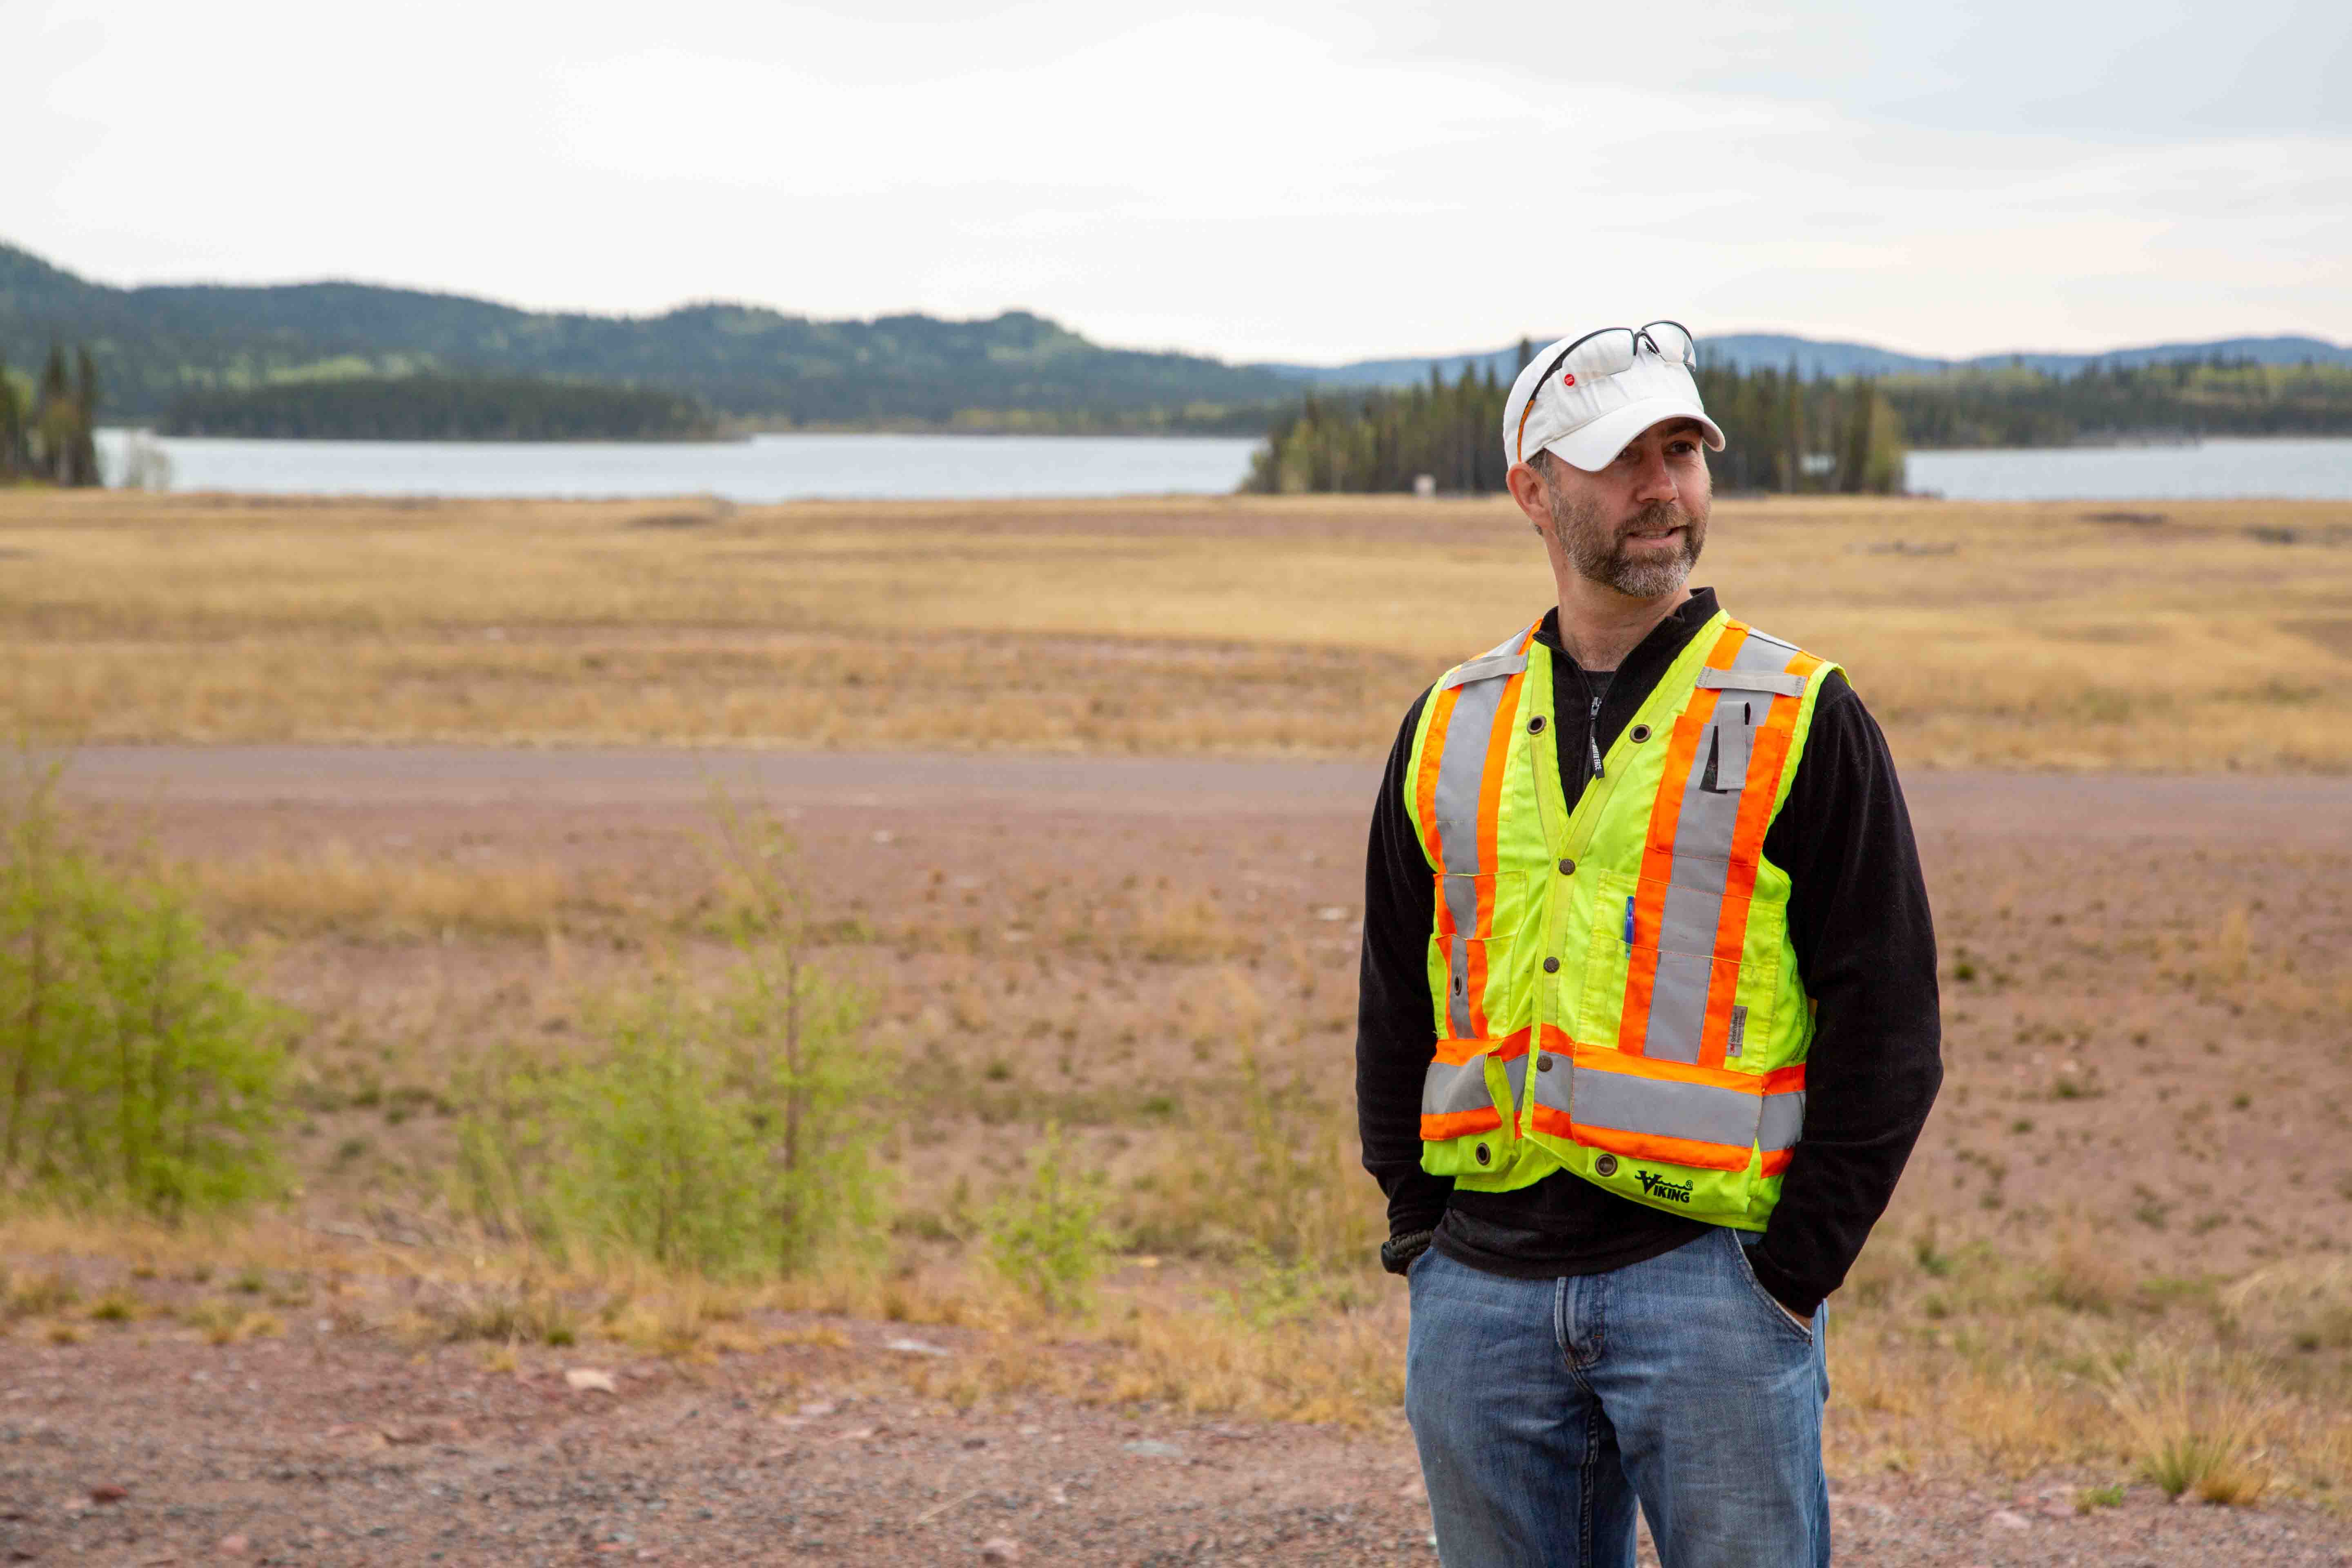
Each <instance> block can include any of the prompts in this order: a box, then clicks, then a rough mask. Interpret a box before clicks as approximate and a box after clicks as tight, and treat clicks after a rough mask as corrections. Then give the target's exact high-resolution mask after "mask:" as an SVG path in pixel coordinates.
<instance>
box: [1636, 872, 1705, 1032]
mask: <svg viewBox="0 0 2352 1568" xmlns="http://www.w3.org/2000/svg"><path fill="white" fill-rule="evenodd" d="M1681 890H1682V889H1672V890H1670V891H1669V892H1668V893H1667V895H1666V898H1667V901H1668V902H1672V901H1673V899H1674V895H1675V892H1679V891H1681ZM1714 935H1715V933H1714V932H1713V931H1709V932H1708V933H1707V936H1708V938H1709V940H1712V939H1713V937H1714ZM1714 973H1715V961H1714V960H1713V959H1711V958H1702V957H1700V956H1699V955H1697V954H1696V953H1690V952H1670V951H1663V950H1662V951H1661V952H1659V954H1658V973H1657V977H1656V978H1655V979H1654V981H1652V982H1651V985H1650V1028H1649V1033H1648V1034H1647V1035H1645V1036H1644V1037H1643V1045H1642V1054H1643V1056H1645V1057H1655V1058H1658V1059H1659V1060H1660V1061H1668V1062H1695V1061H1696V1060H1698V1044H1699V1034H1700V1031H1701V1030H1703V1029H1704V1028H1705V1027H1706V987H1707V981H1708V979H1709V978H1710V977H1711V976H1712V975H1713V974H1714Z"/></svg>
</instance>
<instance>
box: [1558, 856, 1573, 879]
mask: <svg viewBox="0 0 2352 1568" xmlns="http://www.w3.org/2000/svg"><path fill="white" fill-rule="evenodd" d="M1559 874H1560V875H1561V876H1563V877H1573V876H1575V875H1576V862H1575V861H1573V860H1563V861H1561V862H1560V863H1559Z"/></svg>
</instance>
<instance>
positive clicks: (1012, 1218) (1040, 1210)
mask: <svg viewBox="0 0 2352 1568" xmlns="http://www.w3.org/2000/svg"><path fill="white" fill-rule="evenodd" d="M1104 1201H1105V1200H1104V1194H1103V1181H1102V1177H1101V1175H1100V1174H1099V1173H1096V1172H1091V1171H1086V1170H1081V1169H1077V1168H1075V1167H1074V1166H1073V1165H1072V1163H1071V1162H1070V1161H1069V1159H1068V1157H1067V1155H1066V1152H1065V1150H1064V1149H1063V1147H1062V1130H1061V1129H1060V1128H1059V1127H1057V1126H1051V1127H1048V1128H1046V1129H1045V1140H1044V1142H1040V1143H1039V1144H1038V1145H1037V1146H1036V1147H1035V1148H1034V1149H1033V1150H1031V1151H1030V1154H1029V1174H1028V1179H1027V1180H1026V1181H1024V1182H1023V1183H1022V1184H1020V1185H1019V1186H1018V1187H1016V1188H1014V1189H1013V1191H1011V1192H1009V1193H1007V1194H1004V1195H1003V1196H1002V1197H1000V1198H998V1199H997V1201H996V1202H995V1203H994V1204H993V1205H991V1206H990V1208H989V1211H988V1215H987V1217H986V1218H985V1219H984V1220H983V1221H982V1235H983V1236H984V1237H986V1239H987V1243H988V1256H989V1260H990V1261H991V1262H992V1263H994V1264H995V1265H996V1270H997V1272H998V1273H1000V1274H1002V1275H1003V1277H1004V1278H1005V1279H1006V1281H1007V1282H1009V1283H1010V1284H1011V1285H1012V1286H1013V1289H1017V1290H1019V1291H1020V1292H1021V1293H1022V1294H1023V1295H1024V1296H1026V1297H1027V1298H1029V1300H1032V1301H1034V1303H1036V1304H1037V1305H1038V1306H1039V1307H1041V1308H1043V1309H1045V1310H1046V1311H1048V1312H1057V1313H1069V1314H1073V1315H1083V1314H1084V1313H1086V1312H1087V1311H1088V1310H1091V1309H1092V1307H1093V1305H1094V1283H1095V1280H1096V1279H1098V1278H1099V1277H1100V1276H1101V1274H1102V1272H1103V1270H1104V1268H1106V1267H1107V1266H1108V1263H1109V1260H1110V1247H1109V1246H1108V1243H1107V1242H1106V1241H1105V1240H1104V1237H1103V1234H1102V1228H1101V1225H1100V1220H1101V1218H1102V1211H1103V1204H1104Z"/></svg>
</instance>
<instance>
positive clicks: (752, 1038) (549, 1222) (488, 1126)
mask: <svg viewBox="0 0 2352 1568" xmlns="http://www.w3.org/2000/svg"><path fill="white" fill-rule="evenodd" d="M760 864H761V865H763V866H764V865H766V862H761V863H760ZM781 874H782V873H781V870H780V869H778V868H768V869H766V870H764V871H763V872H762V875H764V876H766V877H768V878H769V879H772V880H774V881H776V883H777V886H780V887H781V886H782V884H781V881H780V879H781ZM798 910H799V906H798V904H797V902H796V901H795V900H792V899H791V897H790V889H789V888H788V887H782V890H781V891H779V890H775V888H773V887H772V888H771V889H770V892H769V896H768V898H767V900H766V901H765V902H764V903H761V904H759V905H756V906H754V907H753V909H752V912H751V914H749V915H747V916H745V917H744V918H743V919H741V920H740V921H739V924H738V928H737V931H736V933H735V934H736V942H737V946H738V948H739V951H740V954H741V958H740V962H739V963H738V964H737V965H736V967H735V969H734V971H733V972H732V973H731V974H730V976H729V978H728V980H727V982H726V984H724V986H723V987H722V989H721V990H720V992H719V994H718V995H716V996H715V997H705V996H700V995H697V994H693V993H691V992H689V991H688V989H687V987H686V986H685V984H683V982H681V981H680V980H678V979H677V978H676V977H675V976H663V977H659V978H657V979H656V981H655V982H654V983H653V984H651V985H650V986H649V987H647V988H646V990H644V991H642V992H640V993H638V994H635V995H632V996H625V997H620V998H616V999H613V1000H611V1001H608V1002H607V1003H606V1004H605V1005H604V1006H603V1007H602V1008H601V1009H599V1010H597V1011H598V1012H599V1013H600V1014H601V1016H596V1017H593V1018H592V1033H593V1035H594V1036H595V1038H596V1043H595V1045H594V1047H593V1049H592V1050H591V1052H590V1053H589V1054H588V1055H587V1056H586V1057H585V1058H581V1059H577V1060H571V1061H563V1062H558V1063H554V1064H551V1065H539V1066H522V1067H514V1066H508V1067H504V1068H494V1069H492V1070H490V1071H488V1072H487V1073H485V1074H483V1075H481V1076H480V1077H479V1079H478V1082H477V1083H476V1084H475V1085H474V1086H473V1088H474V1091H475V1092H474V1093H473V1095H472V1096H471V1099H472V1102H473V1104H474V1106H475V1109H474V1110H473V1112H472V1113H471V1114H469V1115H468V1116H467V1118H466V1119H465V1121H464V1122H463V1123H462V1124H461V1125H460V1127H459V1129H458V1152H459V1161H458V1179H459V1184H460V1188H461V1193H462V1195H463V1198H464V1201H465V1202H466V1203H467V1205H468V1206H469V1207H470V1208H471V1209H472V1210H473V1212H474V1213H475V1214H476V1215H478V1217H479V1218H480V1219H481V1220H482V1221H483V1222H484V1223H485V1224H487V1225H488V1226H490V1227H491V1228H492V1229H493V1230H495V1231H499V1232H501V1233H504V1234H508V1235H511V1236H520V1237H530V1238H531V1239H532V1240H534V1241H536V1242H537V1243H538V1244H540V1245H541V1246H542V1247H546V1248H548V1249H549V1250H551V1252H554V1253H555V1254H557V1255H558V1256H569V1255H571V1254H572V1253H575V1252H577V1253H584V1254H586V1255H588V1256H597V1257H635V1258H646V1259H650V1260H651V1261H653V1262H656V1263H658V1264H661V1265H664V1266H666V1267H670V1268H681V1269H688V1270H693V1271H697V1272H700V1273H705V1274H710V1275H717V1276H724V1275H744V1274H766V1273H790V1272H792V1271H793V1270H795V1269H798V1268H803V1267H804V1266H806V1265H807V1264H809V1263H810V1262H811V1261H813V1260H814V1259H815V1258H817V1257H818V1256H819V1255H820V1254H822V1253H824V1251H826V1250H827V1249H828V1248H830V1247H835V1246H836V1245H837V1244H841V1243H844V1242H846V1241H850V1240H853V1239H857V1238H863V1237H866V1236H868V1235H869V1234H871V1233H872V1231H873V1230H874V1228H875V1224H876V1220H877V1215H878V1212H879V1209H880V1206H881V1205H880V1185H881V1183H882V1180H883V1177H884V1173H883V1172H882V1171H881V1170H880V1169H879V1168H878V1166H877V1163H876V1162H875V1159H874V1157H873V1146H874V1142H875V1137H876V1133H877V1124H878V1118H879V1115H880V1112H881V1110H882V1108H883V1106H884V1104H885V1103H886V1102H887V1100H888V1098H889V1096H890V1094H891V1091H892V1088H893V1086H894V1084H895V1082H896V1078H897V1074H896V1071H895V1068H894V1065H893V1063H892V1062H891V1061H890V1060H889V1059H887V1057H885V1056H884V1055H883V1054H881V1053H880V1052H878V1051H877V1049H876V1048H875V1047H873V1045H872V1043H871V1042H870V1041H869V1040H868V1039H867V1038H866V1035H865V1019H866V1008H865V1004H864V1001H863V999H862V998H861V997H860V996H859V995H858V994H856V993H855V992H854V991H851V990H849V989H848V988H846V987H845V986H843V985H841V984H838V983H836V982H835V981H834V980H833V979H832V978H831V977H830V976H828V975H826V974H825V973H824V972H823V971H822V970H821V969H820V968H819V967H818V966H817V965H816V964H815V963H814V961H813V958H812V954H811V945H812V944H811V941H810V933H809V928H808V927H807V925H806V923H805V922H804V921H802V920H800V919H799V918H798Z"/></svg>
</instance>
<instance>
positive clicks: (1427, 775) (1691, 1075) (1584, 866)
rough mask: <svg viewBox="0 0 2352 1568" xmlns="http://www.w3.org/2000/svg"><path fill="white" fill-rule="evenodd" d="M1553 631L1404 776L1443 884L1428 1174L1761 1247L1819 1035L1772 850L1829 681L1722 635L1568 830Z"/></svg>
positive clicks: (1451, 710) (1457, 714)
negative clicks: (1742, 1236)
mask: <svg viewBox="0 0 2352 1568" xmlns="http://www.w3.org/2000/svg"><path fill="white" fill-rule="evenodd" d="M1540 624H1541V623H1540V622H1538V626H1540ZM1536 629H1537V628H1536V627H1534V626H1530V627H1529V628H1528V630H1527V631H1525V632H1523V633H1520V634H1519V635H1518V636H1517V637H1512V638H1511V639H1509V640H1508V641H1507V642H1505V643H1504V644H1502V645H1501V646H1500V647H1496V648H1495V649H1494V650H1492V651H1491V652H1489V653H1486V654H1485V655H1483V656H1482V657H1480V658H1474V659H1472V660H1470V661H1469V662H1468V663H1467V664H1463V665H1458V666H1456V667H1455V668H1453V669H1451V670H1449V671H1447V672H1446V674H1445V676H1444V679H1441V680H1440V681H1438V683H1437V685H1436V686H1435V687H1434V688H1433V689H1432V691H1431V694H1430V697H1429V700H1427V701H1426V702H1424V703H1423V706H1422V716H1421V724H1420V728H1419V730H1418V731H1417V732H1416V733H1415V734H1414V736H1413V743H1412V758H1411V761H1410V763H1409V766H1408V771H1407V773H1406V774H1405V777H1406V780H1407V786H1408V799H1407V803H1406V805H1407V810H1408V812H1409V814H1410V815H1411V816H1412V824H1413V827H1414V829H1415V831H1416V832H1417V833H1418V834H1419V836H1420V838H1421V843H1422V847H1423V852H1424V853H1425V854H1426V855H1427V857H1428V860H1429V866H1430V870H1431V873H1432V875H1433V877H1434V878H1435V879H1436V883H1437V900H1436V914H1435V920H1434V921H1433V927H1434V929H1433V931H1432V932H1431V935H1430V942H1429V981H1430V997H1431V1000H1432V1001H1433V1004H1434V1005H1435V1013H1436V1024H1437V1050H1436V1056H1435V1059H1434V1060H1433V1061H1432V1062H1431V1063H1430V1065H1429V1070H1428V1075H1427V1078H1426V1079H1425V1080H1424V1082H1423V1088H1422V1101H1421V1136H1422V1140H1423V1142H1422V1165H1423V1169H1425V1170H1427V1171H1429V1172H1430V1173H1433V1174H1435V1175H1441V1176H1452V1177H1453V1178H1454V1184H1456V1185H1457V1186H1461V1187H1465V1188H1470V1189H1473V1190H1475V1191H1480V1192H1507V1191H1510V1190H1511V1189H1513V1188H1517V1187H1523V1186H1526V1185H1528V1184H1530V1183H1533V1182H1536V1181H1539V1180H1541V1179H1542V1178H1543V1177H1545V1176H1548V1175H1549V1174H1551V1173H1553V1172H1554V1171H1561V1170H1565V1171H1571V1172H1574V1173H1576V1174H1577V1175H1579V1176H1581V1177H1583V1178H1584V1179H1586V1180H1587V1181H1591V1182H1594V1183H1597V1184H1600V1185H1601V1186H1603V1187H1606V1188H1608V1189H1609V1190H1610V1191H1611V1192H1613V1193H1617V1194H1622V1195H1623V1196H1625V1197H1628V1198H1631V1199H1633V1201H1634V1202H1636V1203H1642V1204H1647V1205H1651V1206H1652V1207H1654V1208H1660V1209H1665V1210H1668V1211H1670V1212H1672V1213H1675V1214H1683V1215H1692V1216H1694V1217H1696V1218H1698V1219H1703V1220H1708V1221H1712V1222H1714V1223H1716V1224H1718V1225H1726V1226H1737V1227H1738V1228H1741V1229H1746V1230H1761V1229H1763V1228H1764V1223H1765V1220H1766V1218H1767V1216H1769V1215H1770V1214H1771V1212H1772V1205H1773V1204H1774V1203H1775V1202H1776V1201H1778V1199H1779V1197H1780V1173H1781V1172H1782V1171H1784V1170H1785V1169H1787V1167H1788V1163H1789V1159H1790V1153H1791V1152H1792V1151H1793V1150H1794V1149H1795V1147H1796V1143H1797V1139H1798V1136H1799V1134H1800V1133H1801V1131H1803V1128H1804V1120H1805V1052H1806V1049H1807V1047H1809V1046H1810V1045H1811V1041H1812V1029H1813V1022H1812V1009H1811V1003H1810V1001H1809V999H1808V997H1807V995H1806V993H1805V989H1804V984H1803V978H1802V976H1801V975H1800V974H1799V973H1797V955H1796V952H1795V950H1794V949H1793V948H1791V947H1790V942H1789V928H1788V907H1789V877H1788V874H1787V873H1786V872H1785V871H1783V870H1782V869H1781V868H1780V867H1778V866H1775V865H1773V864H1772V863H1771V862H1770V861H1769V860H1767V859H1766V858H1764V835H1765V832H1766V830H1767V829H1769V827H1770V826H1771V825H1772V819H1773V817H1774V816H1777V815H1778V814H1779V812H1780V806H1781V804H1782V802H1784V801H1785V800H1786V799H1787V798H1788V792H1789V786H1790V783H1791V782H1792V781H1793V780H1794V778H1795V777H1796V773H1797V763H1798V759H1799V758H1800V756H1801V754H1802V752H1803V750H1804V745H1805V738H1806V734H1807V732H1808V731H1810V729H1811V724H1812V715H1813V704H1814V702H1815V701H1816V700H1817V699H1818V698H1819V696H1820V692H1821V683H1822V679H1824V678H1825V677H1826V675H1827V674H1828V672H1829V671H1830V670H1832V669H1833V668H1837V667H1836V666H1834V665H1831V664H1827V663H1824V662H1823V661H1822V660H1820V659H1817V658H1813V657H1812V656H1811V655H1810V654H1807V653H1805V652H1803V651H1801V649H1799V648H1797V647H1793V646H1792V645H1790V644H1789V643H1785V642H1781V641H1780V640H1778V639H1777V638H1774V637H1767V636H1765V635H1764V634H1763V633H1762V632H1759V631H1757V630H1755V629H1754V628H1753V627H1751V626H1744V625H1742V624H1740V623H1739V622H1738V621H1735V620H1733V619H1731V618H1730V617H1729V616H1726V615H1723V614H1721V613H1720V612H1718V613H1717V615H1716V616H1714V618H1712V619H1711V620H1709V621H1708V622H1707V623H1706V626H1703V627H1701V628H1700V630H1699V632H1698V635H1697V636H1696V637H1693V638H1692V639H1691V640H1690V642H1689V643H1688V644H1687V645H1686V646H1685V647H1684V649H1683V651H1682V653H1681V654H1680V655H1679V656H1678V657H1677V658H1675V661H1674V663H1673V665H1672V666H1671V667H1669V668H1668V669H1667V670H1666V673H1665V675H1664V678H1663V679H1660V680H1659V682H1658V684H1657V687H1656V689H1654V690H1653V691H1652V692H1651V693H1650V695H1649V697H1648V698H1647V699H1646V700H1644V701H1643V704H1642V707H1641V710H1640V711H1638V712H1636V713H1635V714H1634V715H1633V720H1632V721H1631V722H1630V723H1628V724H1627V726H1626V727H1625V730H1624V731H1623V733H1622V734H1621V735H1619V736H1618V738H1617V741H1616V743H1615V744H1614V745H1612V747H1611V748H1610V750H1609V753H1608V755H1607V756H1606V757H1605V758H1603V759H1602V771H1601V776H1599V777H1598V778H1595V779H1594V780H1592V781H1591V783H1590V784H1588V785H1587V786H1586V787H1585V789H1584V791H1583V793H1582V795H1580V797H1579V799H1578V800H1577V802H1576V805H1575V807H1574V809H1573V810H1571V809H1570V807H1569V804H1568V799H1567V796H1566V794H1565V792H1564V790H1563V788H1562V786H1561V782H1560V774H1559V748H1558V745H1557V744H1556V741H1555V737H1554V736H1553V735H1552V734H1551V733H1549V728H1550V726H1551V725H1552V724H1553V723H1554V722H1555V719H1554V710H1553V705H1552V683H1551V660H1550V659H1549V658H1547V657H1545V656H1544V653H1543V650H1541V649H1538V648H1536V647H1534V644H1535V634H1536Z"/></svg>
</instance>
